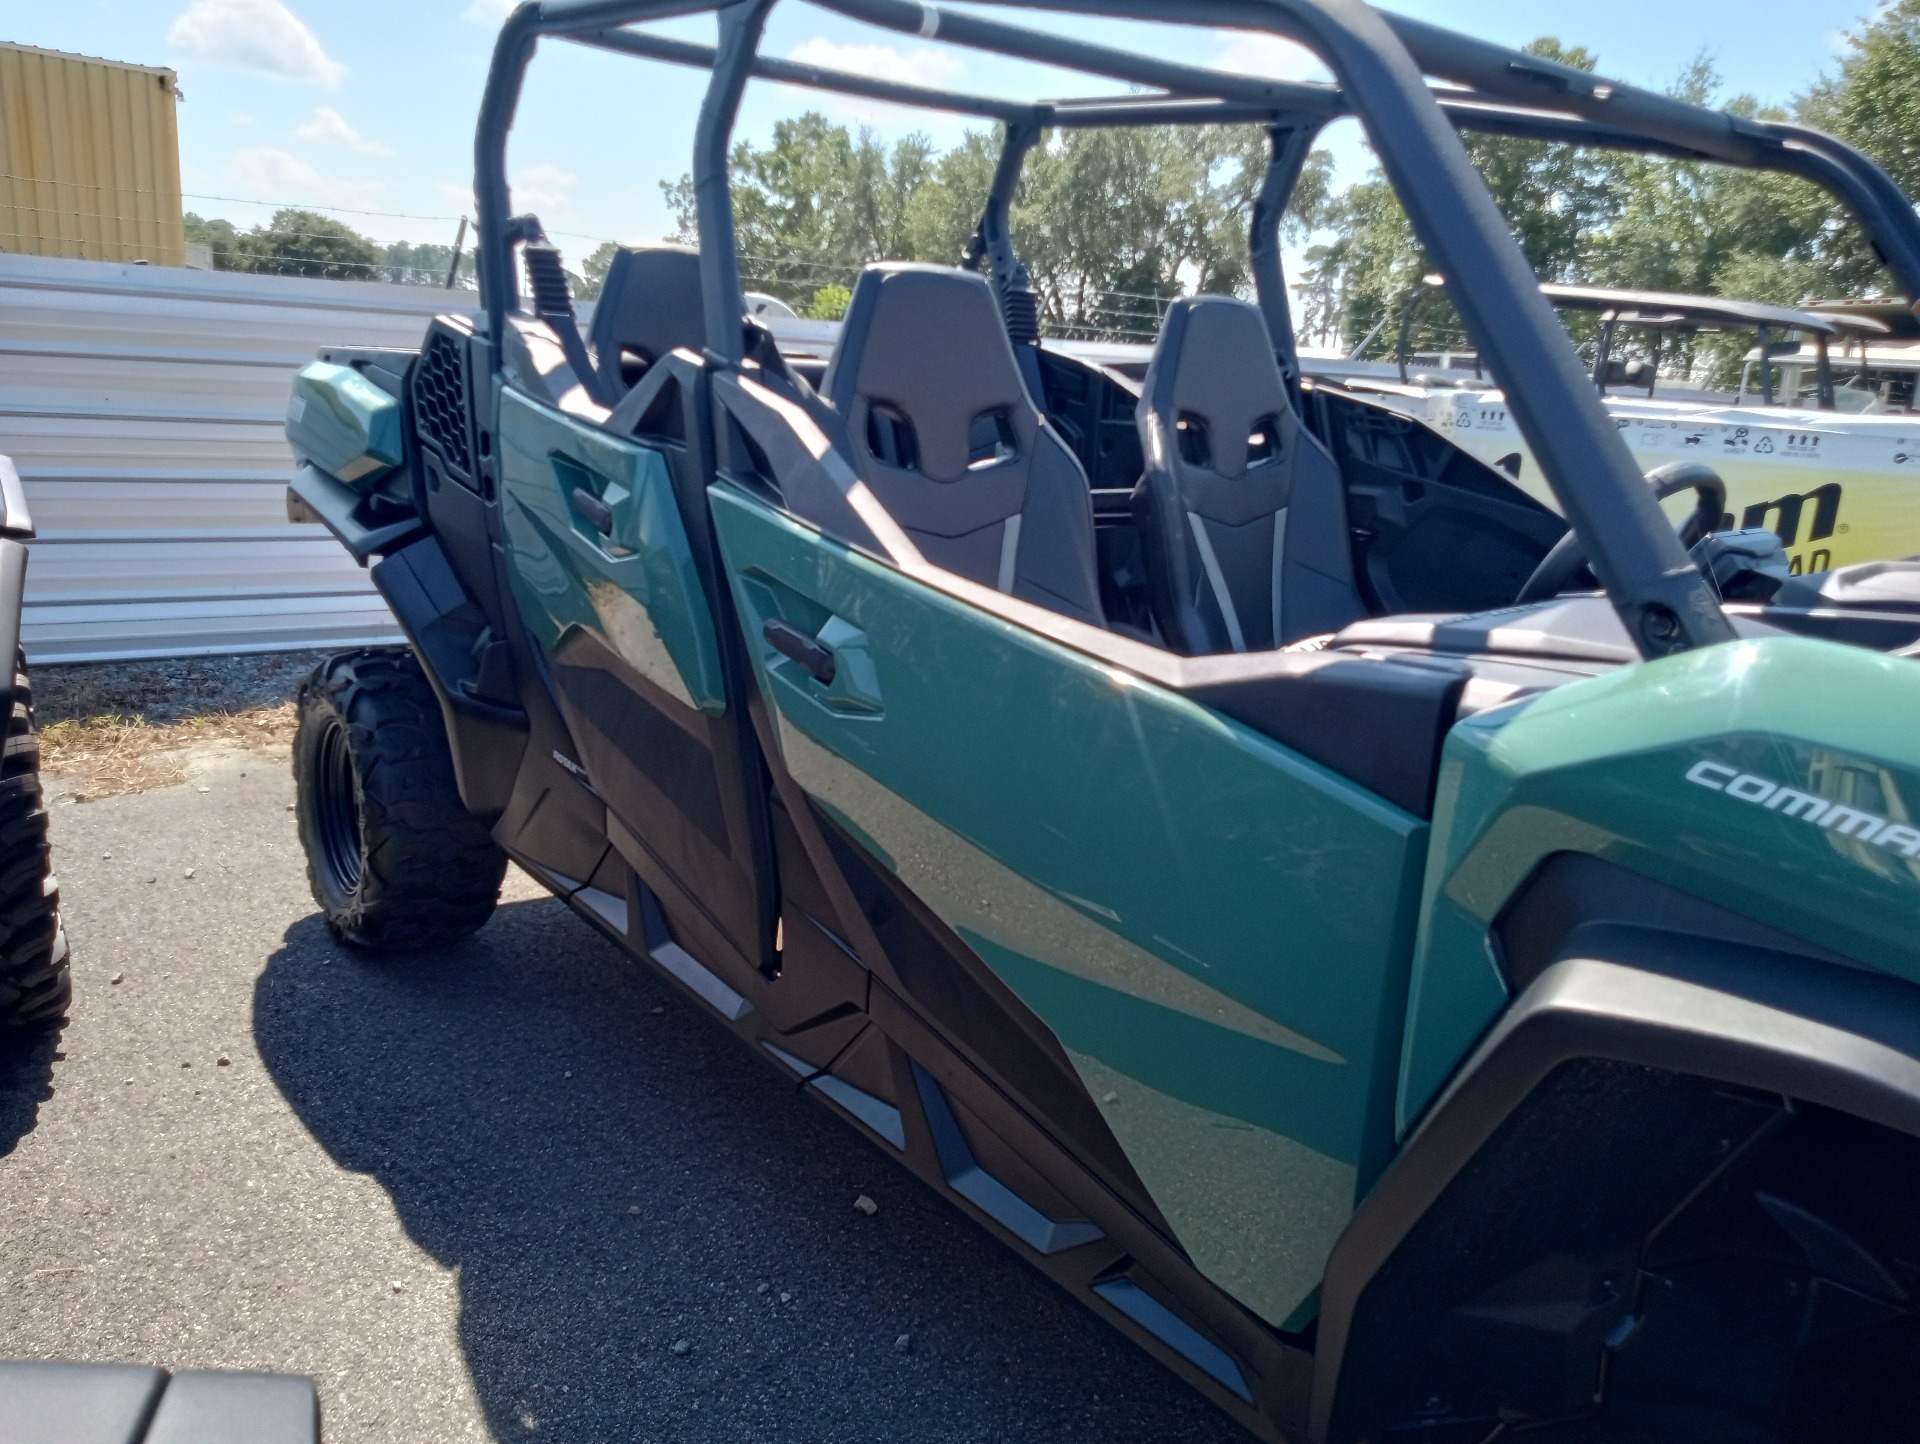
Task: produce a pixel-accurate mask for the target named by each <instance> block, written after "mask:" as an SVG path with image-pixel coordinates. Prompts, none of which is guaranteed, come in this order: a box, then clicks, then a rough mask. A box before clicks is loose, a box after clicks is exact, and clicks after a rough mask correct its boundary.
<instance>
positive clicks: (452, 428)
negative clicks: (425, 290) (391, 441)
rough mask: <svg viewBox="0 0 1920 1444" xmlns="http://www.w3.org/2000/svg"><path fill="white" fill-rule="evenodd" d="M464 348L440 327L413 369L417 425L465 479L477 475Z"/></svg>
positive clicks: (423, 434)
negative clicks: (469, 432)
mask: <svg viewBox="0 0 1920 1444" xmlns="http://www.w3.org/2000/svg"><path fill="white" fill-rule="evenodd" d="M464 349H465V348H463V347H462V346H461V344H460V342H459V340H458V339H457V338H456V337H454V336H452V335H449V334H448V333H447V332H445V331H441V330H439V329H437V328H436V329H435V330H434V331H433V333H432V334H431V335H430V336H429V337H428V338H427V350H426V354H425V355H423V356H422V357H421V358H420V364H419V366H418V367H416V368H415V370H414V373H413V424H414V427H415V429H416V430H418V432H419V433H420V436H421V437H422V438H423V439H424V440H426V441H428V442H431V443H432V445H433V448H434V450H436V451H438V452H439V453H440V455H441V457H442V458H444V459H445V461H446V463H447V465H448V466H449V467H451V468H452V469H453V470H455V471H457V472H459V473H460V474H461V476H462V478H463V479H464V478H467V477H471V476H472V475H473V458H472V453H471V452H470V450H469V449H468V443H467V365H466V356H465V354H464Z"/></svg>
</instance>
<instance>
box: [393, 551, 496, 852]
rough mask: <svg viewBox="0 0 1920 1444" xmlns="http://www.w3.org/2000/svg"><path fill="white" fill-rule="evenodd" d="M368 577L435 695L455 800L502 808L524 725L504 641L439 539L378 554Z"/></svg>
mask: <svg viewBox="0 0 1920 1444" xmlns="http://www.w3.org/2000/svg"><path fill="white" fill-rule="evenodd" d="M371 575H372V577H373V584H374V585H375V586H376V587H378V588H379V589H380V595H381V596H382V597H384V598H385V599H386V602H387V605H388V606H389V607H391V608H392V609H393V615H394V617H395V618H396V619H397V620H398V621H399V623H400V627H401V630H403V631H404V632H405V633H406V634H407V640H408V641H410V642H412V643H413V650H414V652H415V653H416V654H417V655H418V656H419V658H420V664H421V667H422V668H423V669H424V670H425V672H426V674H427V681H428V682H429V684H431V685H432V687H433V691H434V695H435V696H436V697H438V698H439V699H440V711H441V714H442V715H443V716H444V717H445V718H446V723H447V740H448V742H449V743H450V744H451V745H452V749H453V767H454V774H455V776H456V777H457V778H458V780H459V784H460V800H461V801H462V802H464V803H465V804H466V806H467V810H468V811H469V812H472V813H475V814H477V815H479V816H482V817H491V816H493V815H495V814H497V813H499V812H500V811H502V810H503V809H504V808H505V807H506V805H507V801H508V799H509V798H510V797H511V796H512V793H513V783H514V778H515V776H516V775H517V774H518V773H519V771H520V759H521V755H522V754H523V753H524V752H525V750H526V745H527V730H528V729H527V714H526V712H525V710H524V709H523V708H521V706H520V705H519V703H518V700H517V693H516V692H515V688H514V671H513V662H512V656H511V652H510V650H509V647H508V644H507V642H506V640H505V639H504V638H502V637H500V636H499V635H498V634H496V633H495V631H494V630H493V627H492V626H491V625H490V624H489V622H488V620H487V617H486V614H485V612H483V611H482V610H481V608H480V604H479V603H478V602H476V601H475V600H474V599H473V597H472V596H471V595H470V594H469V593H468V592H467V590H466V588H465V587H464V586H462V585H461V583H460V579H459V578H458V577H457V576H455V575H454V571H453V566H452V564H451V563H450V562H449V561H448V559H447V554H446V552H445V551H444V550H443V549H442V548H441V546H440V542H439V540H438V538H436V537H433V536H424V537H422V538H420V539H419V540H417V541H415V542H413V543H411V544H410V545H408V546H405V547H402V548H401V549H400V550H398V551H396V552H393V553H391V554H389V555H388V556H385V557H383V558H382V559H381V560H380V561H378V562H377V563H375V564H374V566H373V569H372V573H371Z"/></svg>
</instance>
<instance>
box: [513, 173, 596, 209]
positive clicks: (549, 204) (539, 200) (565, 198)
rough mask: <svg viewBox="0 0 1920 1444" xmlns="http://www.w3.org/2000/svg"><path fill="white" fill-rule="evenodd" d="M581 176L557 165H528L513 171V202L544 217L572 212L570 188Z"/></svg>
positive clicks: (517, 206) (514, 204) (517, 207)
mask: <svg viewBox="0 0 1920 1444" xmlns="http://www.w3.org/2000/svg"><path fill="white" fill-rule="evenodd" d="M579 183H580V177H579V176H577V175H575V174H573V172H572V171H565V170H562V169H560V167H559V166H557V165H547V164H541V165H530V166H528V167H527V168H526V169H524V170H516V171H515V172H514V174H513V206H514V209H515V210H519V211H534V212H537V213H538V214H539V215H540V218H541V219H542V220H543V221H552V220H555V219H557V218H562V217H565V216H568V215H570V214H572V211H573V198H572V196H571V194H570V192H571V191H572V190H573V188H574V187H575V186H576V185H578V184H579Z"/></svg>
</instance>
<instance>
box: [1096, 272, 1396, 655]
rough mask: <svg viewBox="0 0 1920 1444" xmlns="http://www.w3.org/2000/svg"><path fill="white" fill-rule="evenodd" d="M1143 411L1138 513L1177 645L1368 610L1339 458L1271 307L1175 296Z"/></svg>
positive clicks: (1239, 637) (1270, 641)
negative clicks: (1279, 352)
mask: <svg viewBox="0 0 1920 1444" xmlns="http://www.w3.org/2000/svg"><path fill="white" fill-rule="evenodd" d="M1136 415H1137V419H1138V421H1139V426H1140V444H1141V449H1142V451H1143V452H1144V453H1145V457H1146V466H1145V471H1144V475H1143V476H1142V479H1141V482H1140V485H1139V488H1138V489H1137V490H1136V491H1135V493H1134V516H1135V519H1136V521H1137V523H1138V525H1139V528H1140V534H1141V540H1142V542H1143V544H1144V546H1145V548H1146V555H1147V572H1148V577H1149V587H1150V590H1151V593H1152V598H1153V612H1154V620H1155V621H1156V622H1157V623H1158V624H1159V627H1160V631H1161V634H1162V635H1163V636H1164V637H1165V639H1166V641H1167V645H1168V646H1170V647H1171V648H1172V649H1173V650H1175V651H1177V652H1184V653H1186V654H1188V655H1189V656H1205V655H1209V654H1213V653H1221V652H1262V651H1268V650H1271V649H1273V648H1275V647H1282V646H1285V645H1287V644H1288V643H1290V642H1294V641H1298V640H1300V639H1301V638H1304V637H1312V636H1318V635H1321V634H1322V633H1326V632H1334V631H1338V630H1339V629H1340V628H1341V627H1344V626H1346V625H1347V624H1348V623H1349V622H1352V621H1355V620H1357V619H1358V618H1360V617H1363V616H1365V615H1366V608H1365V606H1364V605H1363V604H1362V602H1361V599H1360V594H1359V591H1358V589H1357V588H1356V587H1355V585H1354V580H1353V554H1352V548H1351V545H1350V542H1349V539H1348V534H1347V512H1346V498H1345V494H1344V493H1343V491H1342V488H1341V484H1340V470H1339V467H1338V466H1337V465H1336V464H1335V463H1334V460H1333V458H1332V457H1331V456H1329V455H1328V454H1327V452H1326V451H1325V449H1324V448H1322V447H1321V445H1320V443H1319V442H1318V441H1317V440H1316V439H1315V438H1314V437H1313V436H1312V434H1311V433H1309V432H1308V431H1307V430H1306V428H1305V427H1303V426H1302V425H1301V424H1300V420H1299V417H1298V416H1297V415H1296V413H1295V412H1294V409H1293V403H1292V401H1291V399H1290V398H1289V397H1288V394H1287V389H1286V385H1285V383H1284V382H1282V380H1281V378H1280V368H1279V366H1278V365H1277V364H1276V363H1275V361H1274V357H1273V342H1272V340H1271V339H1270V337H1269V336H1268V333H1267V325H1266V322H1265V320H1264V319H1263V318H1262V317H1261V315H1260V312H1259V311H1258V310H1257V309H1255V308H1254V307H1253V306H1251V305H1249V304H1248V303H1247V302H1245V301H1237V300H1234V299H1233V298H1231V297H1228V296H1189V297H1183V298H1182V299H1180V300H1178V301H1175V302H1174V303H1173V304H1172V305H1171V306H1170V307H1169V308H1168V310H1167V318H1166V321H1165V323H1164V325H1163V326H1162V328H1161V331H1160V339H1159V342H1158V343H1157V344H1156V345H1155V347H1154V352H1153V361H1152V363H1151V364H1150V365H1149V366H1148V368H1147V378H1146V384H1145V387H1144V389H1143V391H1142V393H1141V397H1140V406H1139V409H1138V411H1137V413H1136Z"/></svg>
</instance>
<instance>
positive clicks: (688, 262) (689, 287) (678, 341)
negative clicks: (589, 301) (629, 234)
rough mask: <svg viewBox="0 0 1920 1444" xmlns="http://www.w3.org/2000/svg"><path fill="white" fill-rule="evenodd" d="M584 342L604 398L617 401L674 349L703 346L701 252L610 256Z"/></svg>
mask: <svg viewBox="0 0 1920 1444" xmlns="http://www.w3.org/2000/svg"><path fill="white" fill-rule="evenodd" d="M587 339H588V341H589V342H591V343H592V346H593V354H594V357H595V358H596V359H595V365H596V366H597V367H598V368H599V371H600V376H601V379H602V381H603V382H604V384H605V386H606V392H607V395H609V396H611V397H612V398H614V399H615V400H616V401H617V400H618V399H619V398H620V397H622V396H624V395H625V394H626V393H627V391H628V390H629V388H631V387H632V386H633V384H634V383H635V382H636V381H638V380H639V379H640V377H641V376H642V375H643V374H645V368H646V367H648V366H651V365H652V364H653V363H654V362H655V361H658V360H659V359H660V358H661V357H662V356H664V355H666V354H667V352H669V351H671V350H673V349H674V348H675V347H677V346H686V347H689V348H690V349H692V350H694V351H699V350H701V349H702V348H704V347H705V346H706V344H707V323H706V318H705V314H704V313H703V311H702V310H701V303H700V256H699V253H698V252H696V251H687V250H681V249H680V248H679V247H677V246H654V247H649V248H647V249H645V250H624V249H623V250H619V251H616V252H614V256H613V264H612V265H610V266H608V267H607V279H606V282H605V283H604V284H603V285H602V286H601V288H600V299H599V300H598V301H596V302H595V303H594V307H593V320H592V322H591V324H590V326H589V330H588V336H587Z"/></svg>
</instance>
